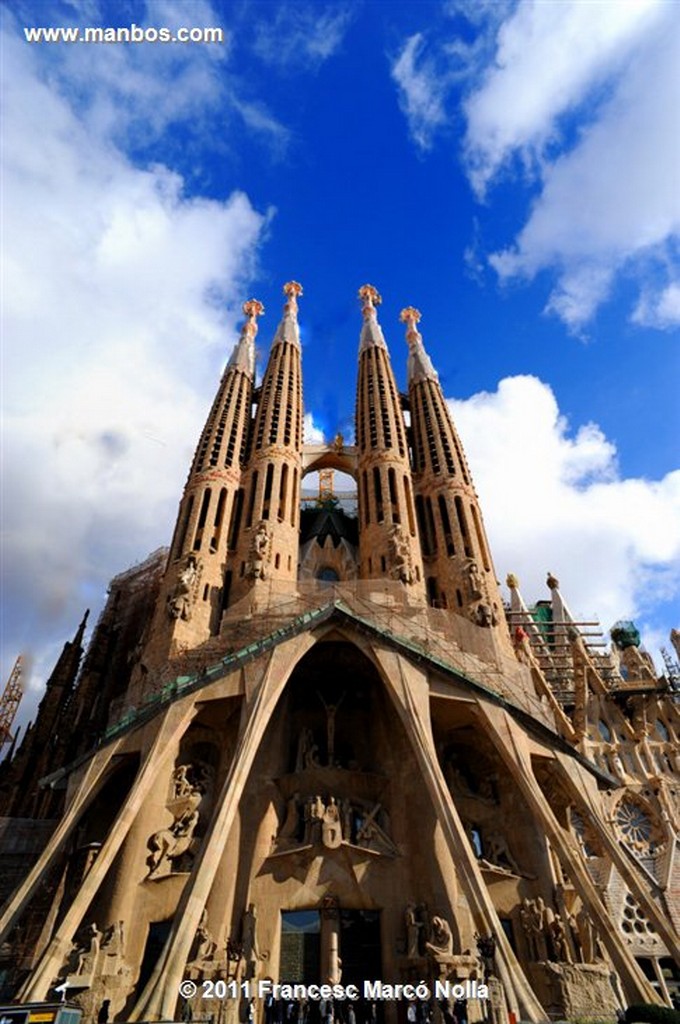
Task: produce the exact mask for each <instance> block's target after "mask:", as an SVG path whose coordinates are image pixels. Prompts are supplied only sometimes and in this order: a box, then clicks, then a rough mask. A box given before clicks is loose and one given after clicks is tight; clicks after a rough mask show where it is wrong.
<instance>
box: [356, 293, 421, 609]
mask: <svg viewBox="0 0 680 1024" xmlns="http://www.w3.org/2000/svg"><path fill="white" fill-rule="evenodd" d="M359 298H360V300H361V303H362V314H363V318H364V323H363V327H362V330H361V338H360V342H359V377H358V381H357V401H356V437H357V455H358V462H357V469H358V492H359V525H360V530H359V576H360V578H362V579H372V578H378V577H381V576H382V577H384V576H385V575H388V576H391V577H392V578H393V579H395V580H398V581H399V582H401V583H403V584H405V586H406V587H407V588H408V590H409V591H410V593H411V594H412V595H413V596H414V597H417V598H424V589H423V567H422V560H421V557H420V549H419V546H418V538H417V533H416V522H415V510H414V504H413V494H412V490H411V473H410V466H409V457H408V446H407V443H406V428H405V425H404V418H403V414H402V410H401V401H400V398H399V392H398V391H397V386H396V383H395V380H394V374H393V372H392V367H391V365H390V357H389V352H388V350H387V345H386V343H385V338H384V337H383V332H382V329H381V327H380V324H379V323H378V313H377V307H378V305H380V302H381V301H382V300H381V298H380V295H379V293H378V290H377V289H376V288H374V287H373V285H370V284H366V285H364V286H363V287H362V288H360V289H359Z"/></svg>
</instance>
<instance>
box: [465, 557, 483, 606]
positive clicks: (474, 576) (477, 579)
mask: <svg viewBox="0 0 680 1024" xmlns="http://www.w3.org/2000/svg"><path fill="white" fill-rule="evenodd" d="M465 571H466V573H467V578H468V591H469V593H470V600H472V601H479V600H480V598H482V597H483V596H484V590H483V583H482V577H481V574H480V572H479V567H478V566H477V563H476V562H475V561H474V560H472V559H471V560H470V561H469V562H468V564H467V566H466V569H465Z"/></svg>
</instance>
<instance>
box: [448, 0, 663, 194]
mask: <svg viewBox="0 0 680 1024" xmlns="http://www.w3.org/2000/svg"><path fill="white" fill-rule="evenodd" d="M662 7H663V5H662V4H661V3H660V2H659V0H641V2H638V3H630V4H621V3H597V4H583V3H559V4H542V3H532V2H527V0H524V2H522V3H520V4H519V5H518V6H517V8H516V9H515V11H514V12H513V13H512V14H511V15H510V16H509V17H508V18H507V20H506V21H504V22H503V23H502V25H501V26H500V28H499V30H498V35H497V37H496V53H495V57H494V60H493V63H492V64H491V65H490V66H489V67H487V68H486V70H485V71H484V73H483V80H482V82H481V84H479V85H478V86H477V87H476V88H475V89H474V90H473V91H472V93H471V94H470V95H469V96H468V97H467V99H466V100H465V102H464V104H463V106H464V111H465V114H466V117H467V122H468V128H467V135H466V140H465V144H466V150H467V159H468V161H469V163H470V165H471V169H472V180H473V183H474V184H475V186H476V187H477V189H478V191H480V192H481V193H483V191H484V189H485V187H486V185H487V183H488V182H489V180H490V179H491V178H492V177H493V175H494V174H495V173H496V172H497V171H498V169H499V167H500V166H501V165H502V164H503V163H504V162H505V161H506V160H508V159H509V158H510V157H513V156H515V155H516V154H517V152H518V151H519V152H520V153H522V154H523V155H524V158H525V159H526V160H531V159H540V158H541V156H542V154H543V152H544V150H545V147H546V145H547V144H548V143H549V142H550V141H551V140H552V139H553V138H554V136H555V133H556V132H557V130H558V128H557V125H558V118H559V117H560V115H562V114H563V113H565V111H568V110H570V109H572V108H574V107H576V106H577V105H578V104H579V103H580V102H581V101H582V100H583V99H584V97H585V96H586V94H587V92H588V91H589V90H590V89H591V88H592V86H593V85H594V84H597V83H599V82H602V81H604V80H606V78H607V76H608V75H610V74H611V73H612V72H613V71H618V70H620V69H621V67H622V65H623V64H624V62H625V58H626V56H627V55H628V54H629V52H630V50H631V49H632V48H634V47H635V45H636V44H637V45H639V43H640V38H641V36H642V35H643V34H644V33H645V32H646V31H647V30H648V28H649V27H650V26H654V25H655V23H656V22H658V21H660V20H661V15H662Z"/></svg>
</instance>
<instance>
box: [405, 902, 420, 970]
mask: <svg viewBox="0 0 680 1024" xmlns="http://www.w3.org/2000/svg"><path fill="white" fill-rule="evenodd" d="M422 928H423V922H422V921H421V920H420V918H419V916H418V908H417V907H416V905H415V903H407V904H406V955H407V957H408V958H409V960H417V959H418V957H419V956H420V933H421V931H422Z"/></svg>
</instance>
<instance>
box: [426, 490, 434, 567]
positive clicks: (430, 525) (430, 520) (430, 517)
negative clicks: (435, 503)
mask: <svg viewBox="0 0 680 1024" xmlns="http://www.w3.org/2000/svg"><path fill="white" fill-rule="evenodd" d="M425 528H426V530H427V535H428V547H429V549H430V551H431V553H432V554H433V555H436V554H437V534H436V532H435V528H434V514H433V512H432V499H431V498H425Z"/></svg>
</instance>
